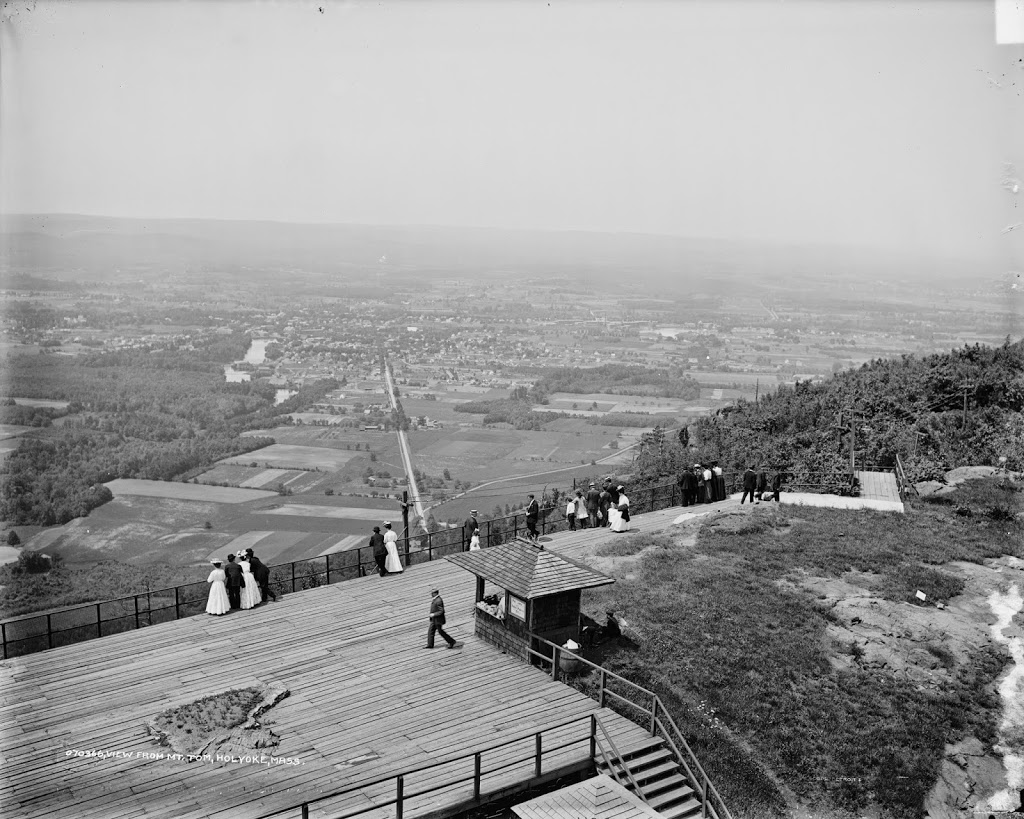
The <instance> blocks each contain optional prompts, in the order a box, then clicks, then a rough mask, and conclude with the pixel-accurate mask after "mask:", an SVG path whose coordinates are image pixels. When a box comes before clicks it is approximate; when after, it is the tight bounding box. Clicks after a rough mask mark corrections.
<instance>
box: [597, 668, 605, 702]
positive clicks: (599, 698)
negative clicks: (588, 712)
mask: <svg viewBox="0 0 1024 819" xmlns="http://www.w3.org/2000/svg"><path fill="white" fill-rule="evenodd" d="M597 704H598V706H599V707H600V708H604V669H603V668H602V669H601V684H600V688H599V689H598V693H597Z"/></svg>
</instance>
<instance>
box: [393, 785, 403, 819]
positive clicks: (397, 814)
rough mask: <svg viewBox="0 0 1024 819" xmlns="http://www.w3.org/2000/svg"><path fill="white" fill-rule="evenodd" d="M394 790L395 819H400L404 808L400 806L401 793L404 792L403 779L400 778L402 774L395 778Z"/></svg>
mask: <svg viewBox="0 0 1024 819" xmlns="http://www.w3.org/2000/svg"><path fill="white" fill-rule="evenodd" d="M396 790H397V794H396V795H395V819H402V810H403V809H404V807H405V806H404V805H403V804H402V799H403V796H402V793H403V791H404V790H405V777H404V776H402V774H399V775H398V776H397V777H396Z"/></svg>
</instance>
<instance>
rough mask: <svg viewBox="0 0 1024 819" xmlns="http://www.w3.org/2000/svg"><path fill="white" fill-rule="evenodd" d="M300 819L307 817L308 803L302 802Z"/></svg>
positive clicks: (307, 818)
mask: <svg viewBox="0 0 1024 819" xmlns="http://www.w3.org/2000/svg"><path fill="white" fill-rule="evenodd" d="M302 819H309V804H308V803H306V802H303V803H302Z"/></svg>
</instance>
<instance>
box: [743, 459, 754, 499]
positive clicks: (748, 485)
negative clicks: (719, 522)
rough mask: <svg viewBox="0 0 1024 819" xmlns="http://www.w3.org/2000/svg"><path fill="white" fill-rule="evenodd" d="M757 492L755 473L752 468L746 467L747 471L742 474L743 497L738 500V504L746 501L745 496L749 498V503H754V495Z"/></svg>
mask: <svg viewBox="0 0 1024 819" xmlns="http://www.w3.org/2000/svg"><path fill="white" fill-rule="evenodd" d="M756 491H757V473H756V472H755V471H754V467H753V466H748V467H747V471H746V472H744V473H743V497H742V498H740V503H741V504H742V503H743V501H745V500H746V499H747V495H749V496H750V502H751V503H753V502H754V493H755V492H756Z"/></svg>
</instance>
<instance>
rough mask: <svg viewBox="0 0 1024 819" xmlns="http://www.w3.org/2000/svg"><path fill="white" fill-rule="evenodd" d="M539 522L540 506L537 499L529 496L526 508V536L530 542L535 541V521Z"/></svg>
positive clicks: (537, 536)
mask: <svg viewBox="0 0 1024 819" xmlns="http://www.w3.org/2000/svg"><path fill="white" fill-rule="evenodd" d="M538 520H540V504H539V503H537V499H536V498H535V497H534V496H533V495H530V503H529V505H528V506H527V507H526V535H527V537H529V538H530V540H537V538H539V537H540V535H539V534H537V521H538Z"/></svg>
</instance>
